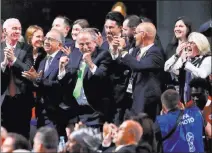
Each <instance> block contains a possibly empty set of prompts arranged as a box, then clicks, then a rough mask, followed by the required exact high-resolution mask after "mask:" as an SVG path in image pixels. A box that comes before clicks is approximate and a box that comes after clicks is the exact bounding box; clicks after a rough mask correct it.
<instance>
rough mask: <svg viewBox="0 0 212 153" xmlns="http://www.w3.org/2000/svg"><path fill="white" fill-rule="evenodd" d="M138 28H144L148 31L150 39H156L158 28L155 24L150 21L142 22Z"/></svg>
mask: <svg viewBox="0 0 212 153" xmlns="http://www.w3.org/2000/svg"><path fill="white" fill-rule="evenodd" d="M137 28H139V30H143V31H144V32H146V33H147V38H148V39H152V40H154V39H155V36H156V28H155V26H154V24H152V23H150V22H143V23H140V24H139V25H138V27H137Z"/></svg>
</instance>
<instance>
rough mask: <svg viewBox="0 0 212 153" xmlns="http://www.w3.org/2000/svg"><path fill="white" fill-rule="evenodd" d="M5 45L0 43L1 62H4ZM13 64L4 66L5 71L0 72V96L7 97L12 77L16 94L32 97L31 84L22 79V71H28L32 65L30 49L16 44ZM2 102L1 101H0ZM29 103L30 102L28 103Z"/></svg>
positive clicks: (25, 45)
mask: <svg viewBox="0 0 212 153" xmlns="http://www.w3.org/2000/svg"><path fill="white" fill-rule="evenodd" d="M5 47H6V43H5V42H2V43H1V62H3V60H4V48H5ZM14 53H15V57H16V58H17V59H16V61H15V63H14V64H13V65H12V66H11V67H10V68H9V67H8V66H6V69H5V71H4V72H3V71H2V70H1V95H3V94H4V95H9V91H8V86H9V83H10V79H11V73H12V75H13V79H14V83H15V88H16V94H25V95H27V96H28V97H32V93H31V91H32V83H31V82H30V81H29V80H27V79H26V78H24V77H22V72H23V71H28V70H29V69H30V67H31V66H32V64H33V58H32V50H31V47H30V46H29V45H27V44H25V43H21V42H18V43H17V45H16V48H15V49H14ZM2 101H3V99H2ZM28 103H30V102H28Z"/></svg>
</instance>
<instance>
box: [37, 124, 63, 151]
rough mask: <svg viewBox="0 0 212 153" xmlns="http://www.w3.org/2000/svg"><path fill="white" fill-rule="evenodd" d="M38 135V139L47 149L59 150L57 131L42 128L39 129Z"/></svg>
mask: <svg viewBox="0 0 212 153" xmlns="http://www.w3.org/2000/svg"><path fill="white" fill-rule="evenodd" d="M37 134H38V135H37ZM36 135H37V136H38V137H37V138H38V139H39V141H40V143H42V145H43V146H44V148H45V149H47V150H57V147H58V143H59V137H58V133H57V131H56V130H55V129H54V128H50V127H41V128H40V129H38V131H37V133H36Z"/></svg>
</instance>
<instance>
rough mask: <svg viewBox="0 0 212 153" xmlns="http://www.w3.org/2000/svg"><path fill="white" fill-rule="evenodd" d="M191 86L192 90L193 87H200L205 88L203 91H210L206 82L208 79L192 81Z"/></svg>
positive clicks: (194, 79)
mask: <svg viewBox="0 0 212 153" xmlns="http://www.w3.org/2000/svg"><path fill="white" fill-rule="evenodd" d="M189 86H190V88H192V87H194V88H198V87H200V88H203V89H205V90H207V91H209V88H210V86H209V84H208V82H207V81H206V79H202V78H200V77H198V78H193V79H192V80H191V81H190V83H189Z"/></svg>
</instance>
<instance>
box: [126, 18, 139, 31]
mask: <svg viewBox="0 0 212 153" xmlns="http://www.w3.org/2000/svg"><path fill="white" fill-rule="evenodd" d="M125 20H128V25H127V26H128V27H129V28H136V27H137V26H138V25H139V24H140V23H141V19H140V18H139V16H137V15H129V16H127V17H126V18H125Z"/></svg>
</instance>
